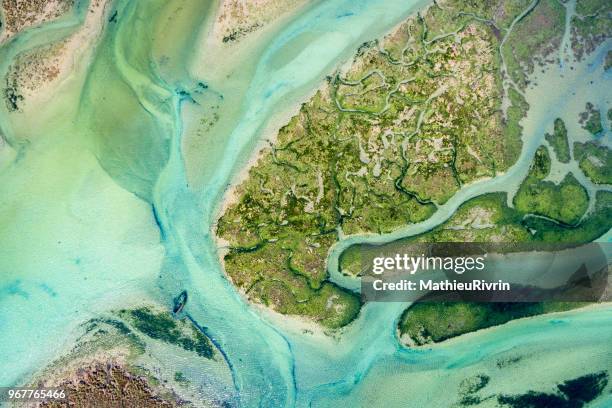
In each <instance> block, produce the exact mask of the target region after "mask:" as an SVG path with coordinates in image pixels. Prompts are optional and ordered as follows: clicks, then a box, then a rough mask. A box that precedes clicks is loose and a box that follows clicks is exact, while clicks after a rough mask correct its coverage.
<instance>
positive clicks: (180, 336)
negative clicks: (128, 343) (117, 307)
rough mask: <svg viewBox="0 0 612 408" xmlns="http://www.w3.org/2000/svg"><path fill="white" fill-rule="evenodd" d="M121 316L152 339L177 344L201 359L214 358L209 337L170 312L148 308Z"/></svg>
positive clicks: (127, 312) (126, 312)
mask: <svg viewBox="0 0 612 408" xmlns="http://www.w3.org/2000/svg"><path fill="white" fill-rule="evenodd" d="M119 314H120V316H121V317H123V318H125V319H127V320H128V321H129V322H130V323H131V324H132V325H133V326H134V328H135V329H136V330H138V331H139V332H141V333H143V334H144V335H146V336H148V337H150V338H152V339H156V340H161V341H164V342H166V343H170V344H175V345H177V346H179V347H181V348H183V349H185V350H188V351H193V352H195V353H196V354H197V355H199V356H200V357H204V358H212V357H213V353H214V349H213V345H212V343H211V342H210V340H209V339H208V337H206V336H205V335H204V334H202V333H201V332H200V331H199V330H198V329H197V328H196V327H195V326H194V325H193V324H192V323H191V322H189V321H188V320H186V319H184V318H183V319H181V320H175V319H174V318H173V317H172V315H171V314H170V313H168V312H156V311H152V310H151V309H149V308H146V307H142V308H138V309H133V310H122V311H121V312H120V313H119Z"/></svg>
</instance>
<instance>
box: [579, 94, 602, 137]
mask: <svg viewBox="0 0 612 408" xmlns="http://www.w3.org/2000/svg"><path fill="white" fill-rule="evenodd" d="M579 123H580V124H581V125H582V127H583V128H584V129H586V130H587V131H588V132H589V133H591V134H592V135H594V136H597V135H599V134H600V133H601V132H603V126H602V124H601V112H600V111H599V110H598V109H595V106H593V104H592V103H590V102H587V104H586V110H585V111H584V112H582V113H581V114H580V118H579Z"/></svg>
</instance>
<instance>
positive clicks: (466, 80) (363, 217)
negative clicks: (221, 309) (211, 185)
mask: <svg viewBox="0 0 612 408" xmlns="http://www.w3.org/2000/svg"><path fill="white" fill-rule="evenodd" d="M469 7H470V8H469V9H468V10H466V5H465V4H464V3H460V2H458V1H447V2H444V4H443V6H441V5H439V4H436V3H434V4H433V5H432V6H431V7H429V8H428V9H426V10H424V11H423V12H422V13H420V14H419V15H417V16H416V17H411V18H409V19H407V20H406V21H404V22H403V23H402V24H400V25H399V26H398V27H397V28H396V29H395V30H394V31H393V32H391V33H390V34H389V35H387V36H386V37H384V38H383V39H380V40H375V41H371V42H367V43H364V44H363V45H362V46H361V47H360V48H359V49H358V51H357V53H356V54H355V56H354V59H353V61H352V63H351V64H350V66H349V67H348V68H347V69H346V70H344V71H341V72H338V73H336V74H334V75H332V76H329V77H328V79H327V82H326V83H325V84H324V86H323V87H322V88H321V89H320V90H319V91H318V92H317V93H316V95H315V96H313V97H312V98H311V99H310V100H309V101H307V102H306V103H304V104H303V105H302V107H301V109H300V111H299V113H298V114H297V115H296V116H294V117H293V118H291V120H290V121H289V123H288V124H287V125H286V126H284V127H283V128H282V129H281V130H280V131H279V133H278V135H277V137H276V139H275V140H274V141H273V143H272V144H271V146H270V147H268V148H266V149H264V150H263V151H261V152H260V156H259V158H258V160H257V162H256V164H255V165H254V166H253V167H252V168H250V170H249V173H248V178H247V179H246V180H244V181H242V182H241V183H240V184H239V185H238V186H237V187H236V189H235V191H234V197H235V199H234V200H232V203H231V204H230V205H229V206H228V207H227V209H225V211H224V213H223V214H222V216H221V217H220V219H219V221H218V225H217V235H218V236H219V237H220V238H221V239H223V240H224V242H226V243H227V244H226V245H227V247H228V248H229V249H228V252H227V253H226V254H225V255H224V263H225V265H224V266H225V270H226V272H227V274H228V276H229V277H230V279H231V280H232V282H233V283H234V284H235V285H236V286H237V287H238V288H240V289H241V291H242V292H243V294H244V295H245V296H246V297H247V298H248V299H249V300H251V301H253V302H257V303H261V304H263V305H265V306H268V307H270V308H272V309H274V310H276V311H277V312H280V313H283V314H291V315H301V316H305V317H307V318H309V319H311V320H314V321H316V322H318V323H320V324H321V325H322V326H324V327H327V328H338V327H341V326H344V325H346V324H347V323H349V322H350V321H352V320H353V319H354V318H355V317H356V315H357V314H358V312H359V310H360V306H361V305H360V300H359V298H358V297H357V296H356V295H355V294H353V293H352V292H349V291H346V290H344V289H342V288H340V287H338V286H336V285H335V284H333V283H331V282H329V281H328V273H327V271H326V261H325V259H326V257H327V254H328V251H329V249H330V247H331V246H332V245H333V244H334V243H335V242H336V241H337V240H338V239H339V238H340V237H342V236H346V235H350V234H360V233H369V232H373V233H386V232H390V231H393V230H395V229H397V228H399V227H402V226H405V225H407V224H410V223H416V222H419V221H423V220H425V219H427V218H429V217H430V216H431V215H432V214H433V213H434V212H435V211H436V207H437V205H439V204H442V203H444V202H445V201H447V200H448V199H449V198H450V197H451V196H452V195H453V194H454V193H455V192H457V191H458V190H459V189H460V188H461V187H462V186H463V185H465V184H468V183H471V182H473V181H475V180H478V179H482V178H487V177H494V176H495V175H496V174H498V173H499V172H501V171H505V170H506V169H507V168H508V167H509V166H511V165H512V164H513V163H514V162H515V161H516V158H517V157H518V155H519V153H520V151H521V148H522V142H521V132H522V129H521V126H520V125H519V121H520V120H521V119H522V118H523V116H524V115H525V113H526V111H527V109H528V108H529V106H528V105H527V103H526V102H525V100H524V98H523V96H522V92H521V91H520V90H519V89H517V88H515V87H517V86H518V87H519V88H520V86H521V85H520V84H519V85H515V84H511V83H510V84H504V82H503V81H502V78H503V75H502V65H503V61H504V60H506V61H508V62H507V63H510V61H512V63H514V64H516V67H519V68H520V67H522V66H523V65H524V66H525V67H528V66H529V64H526V61H532V60H531V59H530V58H536V57H541V56H542V55H543V53H546V52H548V49H547V48H546V47H545V46H544V44H547V43H550V41H552V39H551V38H557V37H558V36H560V33H559V32H558V30H557V29H556V27H558V24H557V23H558V21H557V20H559V21H560V20H562V19H563V18H564V15H563V13H562V11H563V8H559V7H557V2H556V1H548V0H547V1H542V2H539V3H538V4H537V5H534V4H532V3H531V2H529V1H518V2H513V3H511V4H510V3H507V2H502V1H499V2H491V4H489V3H483V4H480V3H474V4H473V5H471V6H469ZM534 7H535V9H534ZM542 15H545V16H547V18H548V19H550V24H549V26H548V27H549V28H550V30H542V21H541V20H542ZM536 29H537V30H540V31H539V32H540V34H538V36H535V37H534V36H532V35H531V34H530V33H531V32H532V31H533V30H536ZM524 36H528V37H529V38H530V40H529V41H525V38H524ZM542 58H543V57H542ZM530 63H531V64H533V62H530ZM525 69H527V68H525ZM513 71H514V72H515V74H516V75H518V71H516V69H513ZM505 98H507V99H506V100H505V103H504V99H505Z"/></svg>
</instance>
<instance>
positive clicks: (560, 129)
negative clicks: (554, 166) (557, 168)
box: [544, 118, 571, 163]
mask: <svg viewBox="0 0 612 408" xmlns="http://www.w3.org/2000/svg"><path fill="white" fill-rule="evenodd" d="M544 137H545V139H546V140H547V141H548V143H550V146H551V147H552V149H553V151H554V152H555V155H556V156H557V159H558V160H559V161H560V162H561V163H569V161H570V159H571V157H570V147H569V142H568V141H567V128H566V127H565V123H564V122H563V119H561V118H557V119H555V128H554V131H553V133H552V134H550V133H546V135H545V136H544Z"/></svg>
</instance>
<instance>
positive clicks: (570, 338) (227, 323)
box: [0, 0, 612, 407]
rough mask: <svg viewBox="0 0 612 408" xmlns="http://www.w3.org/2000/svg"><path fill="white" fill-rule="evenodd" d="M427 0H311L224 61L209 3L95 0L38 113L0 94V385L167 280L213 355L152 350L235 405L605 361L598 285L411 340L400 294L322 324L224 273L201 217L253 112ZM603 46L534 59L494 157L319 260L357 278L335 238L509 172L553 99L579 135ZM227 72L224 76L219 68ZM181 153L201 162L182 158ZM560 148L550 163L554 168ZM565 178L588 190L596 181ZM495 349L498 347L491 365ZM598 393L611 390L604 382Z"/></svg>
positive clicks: (39, 39)
mask: <svg viewBox="0 0 612 408" xmlns="http://www.w3.org/2000/svg"><path fill="white" fill-rule="evenodd" d="M424 4H426V3H424V2H417V1H406V0H363V1H360V2H354V1H350V0H328V1H316V2H312V3H310V4H309V5H307V6H306V7H304V8H303V9H302V10H301V11H300V12H299V13H296V14H295V15H294V16H292V17H291V18H287V19H285V20H283V21H282V24H279V25H278V26H276V27H274V29H273V30H272V31H273V32H271V33H268V34H266V35H262V36H261V37H259V38H258V40H257V42H255V43H254V44H253V48H252V49H251V50H249V52H245V57H244V61H242V62H241V65H240V66H238V67H236V66H225V65H224V61H219V60H218V58H212V57H210V55H212V54H213V52H212V51H211V50H209V49H208V48H207V47H208V46H207V43H206V41H204V40H203V38H205V36H206V34H207V30H208V29H209V28H210V21H209V17H210V15H211V11H212V10H215V4H214V3H207V2H200V1H197V0H181V1H178V2H176V3H167V2H164V1H161V0H151V1H134V2H127V1H115V2H111V3H110V4H109V6H108V7H109V10H107V13H110V12H111V11H114V10H116V11H117V15H118V19H117V21H116V22H115V23H110V22H107V23H105V27H104V30H103V34H102V35H101V37H100V38H99V39H98V41H97V43H96V44H95V45H92V50H91V52H90V55H89V56H88V57H87V58H86V59H85V60H84V61H82V62H81V63H79V64H77V65H76V66H75V72H74V73H73V74H72V75H71V77H70V79H69V80H67V81H66V82H65V83H64V84H63V85H62V86H61V88H59V89H58V91H57V94H55V95H53V98H52V99H51V100H50V102H49V103H47V104H46V105H45V106H44V108H43V109H41V110H40V111H39V112H37V115H36V117H28V118H25V117H23V116H19V114H14V113H8V112H6V111H5V110H4V109H5V108H4V107H2V108H0V132H2V134H4V135H5V137H6V139H7V140H8V142H9V144H10V147H6V148H5V150H6V152H3V153H2V154H3V155H5V156H6V158H5V156H0V159H2V160H3V161H0V169H1V172H0V222H1V223H2V224H1V225H2V226H3V229H2V230H1V231H0V333H1V334H0V355H1V356H2V358H1V359H0V385H3V386H9V385H21V384H23V383H24V382H26V381H27V379H28V377H29V376H31V375H32V374H33V373H35V372H36V371H37V370H38V369H40V368H41V367H44V366H45V365H46V364H48V363H49V362H51V361H52V360H53V359H55V358H57V357H58V356H59V355H61V353H63V352H65V351H66V350H68V349H69V348H70V346H71V345H72V344H73V342H74V339H75V338H76V336H78V334H79V333H80V325H81V324H82V323H83V322H84V321H86V320H87V319H89V318H92V317H96V316H98V315H99V314H101V313H107V312H109V311H110V310H113V309H117V308H123V307H130V306H136V305H139V304H142V303H146V302H155V303H161V304H164V305H167V306H168V307H170V306H171V304H172V299H173V298H174V296H176V294H177V293H179V292H180V291H181V290H188V292H189V302H188V304H187V306H186V313H187V314H188V315H189V316H190V317H191V318H192V319H193V320H194V321H195V322H197V323H198V324H199V325H200V326H201V327H203V330H204V331H205V333H206V334H207V335H208V336H209V337H210V338H211V339H212V340H213V342H214V343H215V345H216V346H217V347H218V348H219V349H220V350H221V351H222V355H223V356H224V359H225V362H224V364H225V366H226V368H218V367H216V366H215V365H214V364H212V363H208V362H206V361H202V362H189V363H187V362H185V361H178V359H177V360H176V361H174V362H173V356H172V355H167V354H166V352H167V350H165V349H155V348H154V350H157V351H155V353H156V357H157V358H158V359H159V360H160V361H164V362H165V363H166V364H169V365H171V364H173V363H175V364H177V366H180V367H181V368H182V369H183V370H184V372H185V373H186V375H187V376H188V377H189V379H190V380H192V381H194V382H196V383H197V382H200V383H201V384H202V385H203V386H204V385H206V387H208V389H209V391H208V392H210V393H211V395H210V398H212V399H217V400H228V401H230V402H231V403H235V404H237V405H241V406H249V407H250V406H258V405H259V406H360V405H365V406H389V407H391V406H411V407H421V406H449V405H452V404H453V403H456V402H457V399H458V397H457V389H458V387H459V383H460V382H461V380H463V379H464V378H467V377H470V376H474V375H478V374H486V375H489V376H490V377H491V382H490V384H489V385H488V386H487V388H486V394H495V393H499V392H503V393H507V394H512V393H523V392H526V391H527V390H531V389H537V390H542V391H552V390H553V389H554V385H555V384H556V383H558V382H560V381H563V380H566V379H570V378H574V377H577V376H580V375H584V374H586V373H590V372H595V371H598V370H602V369H610V367H612V346H611V344H612V324H610V322H611V321H612V306H609V305H601V306H598V307H593V308H589V309H585V310H579V311H572V312H568V313H563V314H559V315H551V316H539V317H536V318H532V319H525V320H519V321H514V322H511V323H509V324H506V325H504V326H500V327H497V328H493V329H489V330H485V331H481V332H477V333H472V334H469V335H465V336H462V337H460V338H457V339H454V340H451V341H449V342H446V343H444V344H441V345H438V346H436V347H434V348H431V349H418V350H411V349H406V348H404V347H402V346H401V345H400V344H399V341H398V339H397V337H396V330H395V328H396V323H397V320H398V319H399V316H400V314H401V312H402V311H403V310H404V309H405V307H406V306H407V305H406V304H401V303H389V304H368V305H367V306H365V307H364V308H363V310H362V312H361V313H360V315H359V318H358V319H357V320H356V321H355V322H353V323H352V324H351V325H350V326H348V327H347V328H345V329H344V330H343V331H342V332H341V333H338V334H336V335H335V336H334V337H327V336H323V335H320V334H309V333H304V332H303V331H302V330H301V328H300V326H299V325H298V324H293V323H292V322H291V321H287V320H286V319H282V318H280V317H279V316H276V315H273V314H271V313H269V312H265V311H261V310H260V309H258V308H254V307H252V306H251V305H249V304H247V303H245V301H244V300H243V299H242V298H241V297H240V296H239V295H238V294H237V292H236V291H235V289H234V288H233V287H232V285H231V284H230V283H229V282H228V281H227V279H226V278H225V276H224V273H223V270H222V268H221V265H220V263H219V256H218V248H217V247H216V245H217V243H216V241H215V239H214V234H213V232H212V228H214V222H215V219H216V216H217V212H218V209H219V206H220V205H221V200H222V198H223V194H224V192H225V191H226V188H227V186H228V184H229V183H231V182H232V181H233V180H234V179H235V177H236V176H237V174H238V172H239V171H240V170H241V168H242V167H243V166H244V165H245V163H246V162H247V160H248V158H249V156H250V155H251V154H252V151H253V149H254V148H255V147H256V146H257V143H258V142H259V140H260V139H261V138H262V137H263V133H264V130H265V129H267V127H268V126H270V124H271V123H276V122H278V121H282V118H283V117H286V115H287V114H289V113H290V111H291V110H293V109H295V106H297V104H299V103H300V101H303V100H304V99H306V98H307V97H308V95H310V94H311V93H312V92H313V90H314V89H316V88H317V87H318V86H319V85H320V84H321V83H322V81H323V80H324V78H325V76H326V75H328V74H329V73H331V72H333V71H334V69H336V68H337V67H338V66H339V65H340V64H342V63H343V62H345V61H346V59H347V58H349V57H350V55H351V54H352V53H353V52H354V50H355V49H356V48H357V47H358V46H359V44H361V43H362V42H363V41H365V40H368V39H372V38H376V37H378V36H380V35H382V34H384V33H385V32H386V31H388V30H389V29H390V28H391V27H392V26H394V25H395V24H397V23H398V22H399V21H401V20H402V19H404V18H405V17H407V16H408V15H410V14H411V13H414V12H415V11H416V10H417V9H418V8H419V7H422V6H423V5H424ZM572 4H573V3H570V8H569V9H571V6H572ZM86 12H87V2H86V1H80V2H78V6H77V7H76V10H75V12H74V13H73V14H72V15H70V16H67V17H65V18H63V19H61V20H58V21H56V22H53V23H49V24H46V25H43V26H41V27H38V28H33V29H30V30H27V31H25V32H23V33H22V34H20V35H19V36H17V37H16V38H15V39H14V40H12V41H11V42H9V43H7V44H5V45H3V46H2V48H0V73H2V74H3V75H4V73H5V72H6V70H7V69H8V66H9V64H10V62H11V61H12V60H13V59H14V58H15V57H16V56H17V55H18V54H19V53H21V52H24V51H27V50H29V49H33V48H35V47H37V46H40V45H44V44H46V43H47V42H50V41H54V40H57V39H59V38H62V37H63V36H66V35H68V34H69V33H71V32H73V31H74V30H77V29H78V27H79V24H80V22H81V21H82V20H83V18H84V15H85V13H86ZM169 15H172V16H173V17H172V18H167V16H169ZM611 47H612V44H611V43H610V42H608V43H606V44H604V45H602V46H601V47H600V48H599V49H598V50H597V51H596V52H595V53H593V54H592V55H591V57H589V59H588V60H587V61H584V62H583V63H581V64H576V66H575V69H573V70H570V68H569V65H570V64H569V63H567V62H566V63H562V64H560V65H559V66H552V67H549V68H548V69H547V72H546V73H545V74H541V75H542V76H545V77H546V80H544V79H542V80H541V81H535V82H541V84H540V85H538V86H536V87H535V88H533V89H530V90H528V91H527V93H526V97H527V99H528V101H529V102H530V104H531V106H532V109H531V110H530V112H529V115H528V117H527V118H526V119H525V120H524V128H525V132H524V137H523V139H524V147H523V152H522V154H521V157H520V159H519V161H518V162H517V164H516V165H515V166H513V167H512V168H511V169H510V170H509V171H508V172H507V173H505V174H504V175H501V176H499V177H496V178H494V179H491V180H484V181H481V182H478V183H476V184H473V185H470V186H467V187H465V188H464V189H462V190H461V191H460V192H459V193H458V194H456V195H455V196H454V197H453V198H452V199H451V200H450V201H449V202H448V203H446V204H445V205H444V206H442V207H441V208H440V209H439V211H438V212H437V213H436V214H435V216H434V217H432V218H431V219H430V220H428V221H426V222H424V223H422V224H418V225H413V226H409V227H406V228H404V229H402V230H399V231H397V232H395V233H393V234H388V235H384V236H377V235H371V236H356V237H347V238H345V239H344V240H342V241H340V242H339V243H338V244H337V245H336V246H335V247H334V249H333V251H332V253H331V255H330V272H331V273H332V278H333V279H334V280H336V281H337V282H338V283H340V284H342V285H344V286H347V287H356V282H354V281H351V280H349V279H347V278H344V277H340V276H337V275H336V274H335V273H334V270H335V265H337V259H338V256H339V254H340V252H341V251H342V250H343V249H344V248H346V247H347V246H349V245H350V244H353V243H357V242H388V241H391V240H393V239H397V238H400V237H404V236H409V235H413V234H417V233H419V232H422V231H426V230H427V229H429V228H431V227H433V226H435V225H437V224H439V223H440V222H443V221H444V220H445V219H447V218H448V217H449V216H450V215H451V214H452V213H453V211H454V210H455V209H456V208H457V207H458V206H459V205H460V204H461V203H463V202H465V201H466V200H468V199H469V198H471V197H474V196H476V195H479V194H482V193H484V192H491V191H509V192H510V193H512V192H514V191H515V190H516V188H517V186H518V184H519V183H520V181H521V180H522V178H523V177H524V176H525V174H526V172H527V169H528V166H529V163H530V162H531V158H532V157H533V153H534V151H535V149H536V148H537V146H538V145H539V144H541V143H543V140H544V139H543V135H544V133H545V132H546V131H550V130H551V129H552V124H553V121H554V118H556V117H562V118H564V119H566V120H565V122H566V124H568V129H569V134H570V136H571V137H572V138H575V140H583V139H585V138H588V137H589V136H588V135H586V132H585V131H583V130H582V129H580V128H579V127H578V126H577V125H576V124H575V122H576V117H577V113H578V112H580V111H581V110H582V108H583V107H584V104H585V103H586V102H587V101H592V102H596V104H598V105H600V106H607V107H610V106H611V103H610V98H611V96H610V94H609V92H606V91H607V90H609V89H612V77H611V75H610V72H608V73H604V72H603V70H602V69H601V68H600V67H601V61H602V59H603V56H604V55H605V53H606V52H607V50H609V49H610V48H611ZM296 48H297V50H296ZM561 52H562V53H563V51H561ZM562 59H564V57H563V56H562ZM228 61H229V62H235V61H233V60H231V59H228ZM225 72H228V73H229V72H232V73H233V75H234V76H233V77H232V78H231V79H229V80H226V79H227V77H226V76H225V75H224V73H225ZM203 85H204V86H203ZM211 95H212V96H211ZM209 98H213V99H214V100H215V101H220V102H219V103H220V109H221V110H220V112H221V116H222V118H223V119H222V122H221V123H222V124H223V126H217V127H215V128H213V131H212V132H211V133H210V134H208V135H206V136H205V139H204V140H203V141H202V145H204V146H208V150H207V149H204V150H203V151H202V153H201V154H200V155H199V156H196V157H195V159H194V154H193V153H192V152H190V151H189V147H188V146H189V145H188V144H187V143H185V140H186V139H187V138H189V137H190V134H189V132H190V131H192V129H191V127H190V124H191V123H193V122H195V121H197V118H198V115H201V114H202V112H201V111H202V110H204V109H206V108H207V106H208V105H207V103H208V102H207V101H208V100H209ZM223 101H226V102H223ZM230 105H231V106H230ZM224 113H225V116H223V114H224ZM606 126H607V128H606V135H605V136H604V137H605V140H606V142H609V138H610V129H609V125H606ZM7 152H8V153H7ZM207 153H208V154H207ZM187 160H197V161H198V162H201V164H199V165H198V166H196V167H195V168H197V169H198V170H197V172H198V174H197V175H196V176H193V175H192V174H188V172H187V171H186V168H187ZM563 166H567V168H562V167H563ZM572 166H574V167H572ZM572 168H575V164H569V165H563V164H561V163H558V162H555V163H554V165H553V171H558V172H559V173H561V172H564V171H566V170H570V169H572ZM555 169H556V170H555ZM580 181H581V182H583V183H584V184H585V185H586V186H587V188H588V190H589V192H590V193H591V194H592V193H593V192H594V191H595V189H596V188H597V187H596V186H594V185H592V183H590V182H588V180H585V179H584V178H581V179H580ZM601 240H604V241H610V237H609V234H608V235H606V236H604V237H602V238H601ZM505 360H508V361H515V362H514V363H513V364H512V365H511V366H509V367H507V368H499V364H498V363H499V362H500V361H505ZM225 369H227V370H229V374H227V373H226V372H225V371H224V370H225ZM215 381H217V382H218V384H215ZM599 401H600V402H599V404H600V406H609V405H610V404H612V397H611V396H610V395H609V394H608V395H605V396H604V397H602V398H600V400H599Z"/></svg>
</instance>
